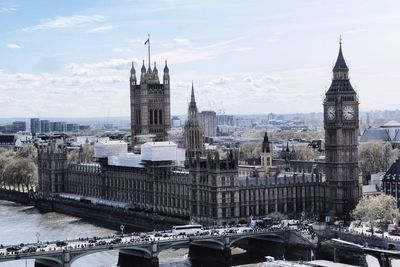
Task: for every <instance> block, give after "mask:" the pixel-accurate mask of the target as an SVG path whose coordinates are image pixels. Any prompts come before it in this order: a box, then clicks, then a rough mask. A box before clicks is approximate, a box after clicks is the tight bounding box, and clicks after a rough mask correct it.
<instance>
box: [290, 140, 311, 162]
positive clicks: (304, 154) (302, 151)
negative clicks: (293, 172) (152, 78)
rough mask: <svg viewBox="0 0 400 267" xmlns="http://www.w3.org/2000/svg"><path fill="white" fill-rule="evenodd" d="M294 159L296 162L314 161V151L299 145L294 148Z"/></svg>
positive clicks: (304, 145)
mask: <svg viewBox="0 0 400 267" xmlns="http://www.w3.org/2000/svg"><path fill="white" fill-rule="evenodd" d="M294 159H296V160H314V159H315V153H314V150H313V149H312V148H311V147H309V146H308V145H306V144H299V145H297V146H295V148H294Z"/></svg>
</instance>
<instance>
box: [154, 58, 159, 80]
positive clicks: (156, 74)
mask: <svg viewBox="0 0 400 267" xmlns="http://www.w3.org/2000/svg"><path fill="white" fill-rule="evenodd" d="M153 80H155V81H158V69H157V65H156V62H155V61H154V69H153Z"/></svg>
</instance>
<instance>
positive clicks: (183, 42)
mask: <svg viewBox="0 0 400 267" xmlns="http://www.w3.org/2000/svg"><path fill="white" fill-rule="evenodd" d="M173 40H174V42H175V43H176V44H179V45H188V44H189V43H190V41H189V39H184V38H174V39H173Z"/></svg>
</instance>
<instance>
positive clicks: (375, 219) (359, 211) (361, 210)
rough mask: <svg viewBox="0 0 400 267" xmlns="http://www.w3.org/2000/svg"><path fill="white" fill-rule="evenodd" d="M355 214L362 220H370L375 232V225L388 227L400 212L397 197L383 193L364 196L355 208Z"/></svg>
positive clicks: (372, 229) (372, 230)
mask: <svg viewBox="0 0 400 267" xmlns="http://www.w3.org/2000/svg"><path fill="white" fill-rule="evenodd" d="M353 215H354V217H356V218H357V219H359V220H361V221H362V222H368V223H369V225H370V227H371V232H372V234H373V233H374V227H380V226H384V227H385V228H386V227H387V225H388V224H389V223H391V222H392V221H393V219H397V218H398V217H399V215H400V214H399V210H398V208H397V202H396V199H395V198H394V197H392V196H388V195H383V194H382V195H379V196H374V197H369V198H366V197H363V198H362V199H361V200H360V201H359V202H358V204H357V206H356V208H355V209H354V211H353Z"/></svg>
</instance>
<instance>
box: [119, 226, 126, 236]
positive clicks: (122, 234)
mask: <svg viewBox="0 0 400 267" xmlns="http://www.w3.org/2000/svg"><path fill="white" fill-rule="evenodd" d="M119 229H121V236H124V229H125V226H124V225H123V224H121V226H120V227H119Z"/></svg>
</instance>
